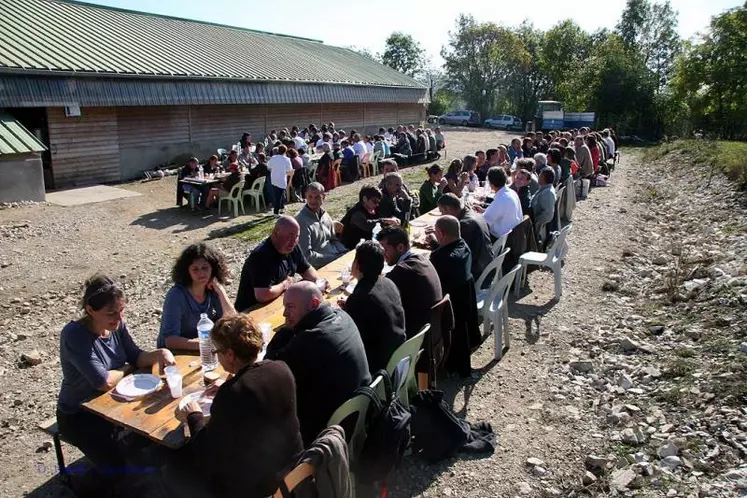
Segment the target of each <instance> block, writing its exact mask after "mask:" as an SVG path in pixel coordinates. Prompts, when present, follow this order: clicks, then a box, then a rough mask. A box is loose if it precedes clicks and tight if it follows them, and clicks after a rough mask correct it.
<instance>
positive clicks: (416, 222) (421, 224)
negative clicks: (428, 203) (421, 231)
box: [410, 220, 428, 227]
mask: <svg viewBox="0 0 747 498" xmlns="http://www.w3.org/2000/svg"><path fill="white" fill-rule="evenodd" d="M410 225H412V226H414V227H427V226H428V222H427V221H421V220H412V221H411V222H410Z"/></svg>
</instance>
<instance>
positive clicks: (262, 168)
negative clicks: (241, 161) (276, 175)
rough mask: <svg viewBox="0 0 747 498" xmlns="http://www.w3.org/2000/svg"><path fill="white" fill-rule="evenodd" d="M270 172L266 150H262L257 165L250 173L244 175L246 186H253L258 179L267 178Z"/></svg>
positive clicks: (246, 187)
mask: <svg viewBox="0 0 747 498" xmlns="http://www.w3.org/2000/svg"><path fill="white" fill-rule="evenodd" d="M269 172H270V170H269V169H267V156H265V154H264V152H260V153H259V155H258V156H257V165H256V166H254V167H253V168H252V169H250V170H249V173H247V175H246V176H245V177H244V181H245V183H244V188H245V189H248V188H251V186H252V185H254V182H255V181H256V180H257V179H259V178H265V177H266V176H267V174H268V173H269Z"/></svg>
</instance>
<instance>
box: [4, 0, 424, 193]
mask: <svg viewBox="0 0 747 498" xmlns="http://www.w3.org/2000/svg"><path fill="white" fill-rule="evenodd" d="M0 24H2V29H0V112H5V113H7V114H9V115H11V116H12V117H13V118H15V119H16V120H18V122H19V123H20V124H21V125H23V126H24V127H25V128H27V129H28V130H30V131H31V132H32V133H33V134H34V135H35V136H36V137H37V138H38V139H39V141H40V142H41V143H42V144H44V145H45V146H46V147H47V149H48V150H47V151H46V152H44V153H43V155H42V159H43V166H44V183H45V186H46V188H47V189H50V188H61V187H70V186H77V185H87V184H92V183H102V182H116V181H122V180H128V179H132V178H136V177H139V176H140V175H141V174H142V172H143V170H146V169H153V168H154V167H156V166H158V165H161V164H166V163H168V162H170V161H171V160H173V159H174V158H176V157H179V156H183V155H185V154H193V155H197V156H198V157H206V156H207V155H209V154H211V153H214V152H215V149H216V148H220V147H227V146H228V145H229V144H232V143H236V142H237V141H238V139H239V138H240V136H241V133H242V132H244V131H248V132H250V133H252V135H253V138H254V139H257V138H260V137H263V136H264V135H265V134H266V133H267V132H268V130H270V129H277V128H282V127H289V128H290V127H291V126H293V125H298V126H301V127H303V126H307V125H308V124H309V123H315V124H319V123H324V122H330V121H332V122H334V123H335V124H336V125H337V127H338V128H344V129H346V130H349V129H351V128H355V129H356V130H359V131H364V130H365V131H367V132H370V131H373V130H374V129H376V128H378V127H379V126H385V127H388V126H394V125H397V124H414V123H419V122H421V121H422V120H423V119H424V118H425V106H426V104H427V102H428V92H427V89H426V88H425V87H424V86H423V85H421V84H420V83H418V82H416V81H415V80H413V79H412V78H410V77H408V76H406V75H404V74H401V73H399V72H397V71H394V70H393V69H390V68H388V67H386V66H383V65H381V64H379V63H377V62H376V61H374V60H372V59H370V58H368V57H366V56H364V55H361V54H358V53H357V52H354V51H352V50H349V49H345V48H340V47H334V46H330V45H325V44H324V43H322V42H320V41H317V40H311V39H305V38H298V37H293V36H287V35H279V34H272V33H264V32H259V31H252V30H249V29H242V28H236V27H232V26H224V25H218V24H211V23H205V22H196V21H191V20H186V19H179V18H174V17H167V16H160V15H153V14H146V13H141V12H134V11H128V10H122V9H115V8H109V7H100V6H94V5H90V4H86V3H80V2H72V1H63V0H0Z"/></svg>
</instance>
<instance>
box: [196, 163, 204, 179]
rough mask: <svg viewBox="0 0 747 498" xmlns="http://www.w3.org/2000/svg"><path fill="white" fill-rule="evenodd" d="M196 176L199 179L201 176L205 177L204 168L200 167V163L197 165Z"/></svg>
mask: <svg viewBox="0 0 747 498" xmlns="http://www.w3.org/2000/svg"><path fill="white" fill-rule="evenodd" d="M197 177H198V178H199V179H200V180H202V179H203V178H205V170H204V169H202V164H200V165H199V166H198V167H197Z"/></svg>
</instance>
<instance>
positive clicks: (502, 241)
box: [493, 230, 513, 254]
mask: <svg viewBox="0 0 747 498" xmlns="http://www.w3.org/2000/svg"><path fill="white" fill-rule="evenodd" d="M511 232H513V230H509V231H508V233H506V234H505V235H502V236H500V237H499V238H498V240H496V241H495V242H493V254H500V253H502V252H503V249H504V248H505V247H506V241H507V240H508V236H509V235H511Z"/></svg>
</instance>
